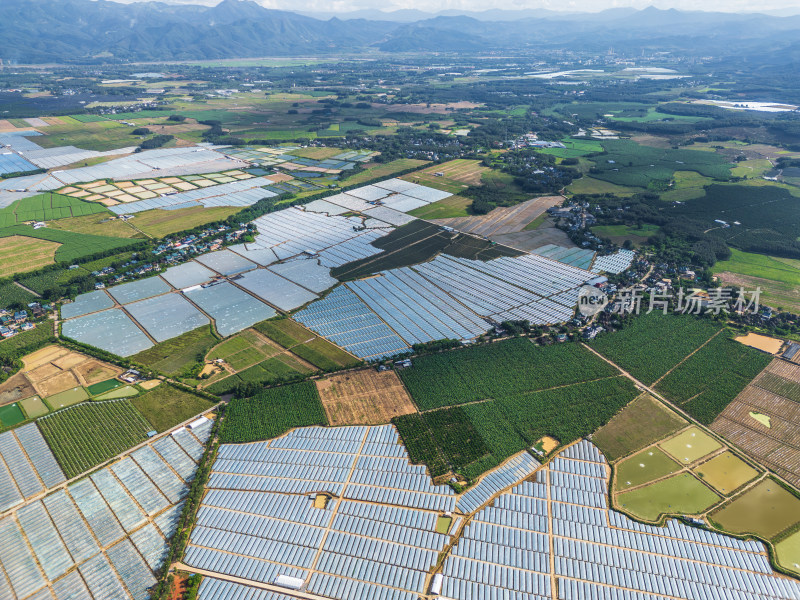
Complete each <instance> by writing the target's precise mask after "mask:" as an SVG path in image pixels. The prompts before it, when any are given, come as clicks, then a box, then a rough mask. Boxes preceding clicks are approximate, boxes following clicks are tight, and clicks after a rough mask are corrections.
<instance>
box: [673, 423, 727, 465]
mask: <svg viewBox="0 0 800 600" xmlns="http://www.w3.org/2000/svg"><path fill="white" fill-rule="evenodd" d="M659 445H660V446H661V448H662V449H663V450H665V451H666V452H668V453H669V454H670V455H671V456H674V457H675V459H677V460H678V462H680V463H681V464H685V465H689V464H691V463H693V462H694V461H696V460H699V459H701V458H703V457H704V456H707V455H709V454H711V453H712V452H715V451H716V450H719V449H720V448H722V444H720V443H719V442H718V441H717V440H715V439H714V438H712V437H711V436H710V435H708V434H707V433H704V432H703V431H702V430H700V429H699V428H698V427H694V426H692V427H690V428H689V429H687V430H686V431H683V432H681V433H679V434H678V435H676V436H675V437H674V438H671V439H669V440H667V441H665V442H661V443H660V444H659Z"/></svg>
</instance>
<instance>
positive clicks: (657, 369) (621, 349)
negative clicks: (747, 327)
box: [592, 312, 722, 385]
mask: <svg viewBox="0 0 800 600" xmlns="http://www.w3.org/2000/svg"><path fill="white" fill-rule="evenodd" d="M720 329H722V326H721V325H719V324H718V323H715V322H713V321H710V320H704V319H700V318H697V317H694V316H691V315H675V314H667V315H664V314H662V313H660V312H652V313H650V314H649V315H647V314H646V315H641V316H638V317H636V318H635V319H633V321H632V322H631V323H630V324H629V325H627V326H626V327H625V328H624V329H622V330H621V331H617V332H615V333H613V334H608V335H601V336H599V337H598V338H597V339H595V340H594V341H593V342H592V347H593V348H594V349H595V350H597V351H598V352H600V354H602V355H603V356H605V357H607V358H609V359H611V360H612V361H614V362H615V363H616V364H618V365H619V366H620V367H622V368H623V369H625V370H626V371H628V372H629V373H630V374H631V375H633V376H634V377H636V378H637V379H639V380H640V381H642V382H643V383H644V384H646V385H650V384H652V383H653V382H655V381H656V380H657V379H659V378H660V377H663V376H664V374H665V373H666V372H667V371H669V370H670V369H671V368H673V367H674V366H675V365H677V364H678V363H679V362H680V361H681V360H683V359H684V358H686V357H687V356H688V355H689V354H691V353H692V352H694V351H695V350H697V348H699V347H700V346H701V345H702V344H704V343H705V342H707V341H708V340H709V339H710V338H711V336H713V335H714V334H715V333H717V332H718V331H719V330H720Z"/></svg>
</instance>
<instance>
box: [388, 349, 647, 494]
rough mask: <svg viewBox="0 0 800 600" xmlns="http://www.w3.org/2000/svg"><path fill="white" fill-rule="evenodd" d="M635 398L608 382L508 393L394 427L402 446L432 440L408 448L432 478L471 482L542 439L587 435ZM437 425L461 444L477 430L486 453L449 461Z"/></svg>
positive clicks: (402, 420) (628, 387)
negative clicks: (456, 432)
mask: <svg viewBox="0 0 800 600" xmlns="http://www.w3.org/2000/svg"><path fill="white" fill-rule="evenodd" d="M432 356H441V355H432ZM487 362H488V359H487ZM502 364H504V363H503V362H496V363H494V365H502ZM490 365H491V363H490ZM414 368H415V367H410V368H408V369H405V370H404V371H405V372H408V371H410V370H411V369H414ZM404 380H405V378H404ZM417 384H421V380H417ZM414 389H415V388H412V398H414V399H415V401H416V402H417V405H418V406H419V405H420V401H419V398H417V397H416V396H415V395H414ZM635 395H636V391H635V389H634V387H633V385H632V384H631V383H630V381H629V380H627V379H625V378H622V377H607V378H604V379H598V380H592V381H585V382H582V383H574V384H562V385H561V386H560V387H554V388H551V389H544V390H539V391H514V390H512V389H509V390H508V391H507V392H506V393H502V394H501V393H498V394H497V397H496V398H495V399H494V400H490V401H484V402H475V403H473V404H467V405H458V406H454V407H450V408H446V409H437V410H431V411H427V412H423V413H421V417H420V418H419V419H418V418H417V416H416V415H406V416H403V417H397V418H395V419H393V423H394V424H395V425H396V426H397V427H398V430H399V432H400V436H401V437H402V438H403V440H404V441H405V440H406V438H407V437H408V438H413V439H425V440H427V439H430V440H431V442H430V443H427V445H421V444H422V442H419V441H417V442H411V445H413V446H415V448H416V450H415V451H414V452H412V458H413V459H414V460H415V462H424V463H426V464H427V465H428V468H429V469H430V470H431V473H432V474H433V475H434V476H438V475H442V474H444V473H446V472H447V469H448V468H450V467H452V468H453V469H454V470H455V472H457V473H458V474H460V475H461V476H462V477H465V478H466V479H474V478H476V477H478V476H479V475H481V474H482V473H484V472H485V471H487V470H488V469H491V468H493V467H495V466H497V465H498V464H500V463H501V462H502V461H503V460H505V459H506V458H508V457H509V456H511V455H512V454H515V453H517V452H519V451H520V450H524V449H525V448H528V447H530V446H532V445H533V444H534V443H535V442H536V441H537V440H539V439H541V438H542V437H544V436H550V437H553V438H555V439H556V440H558V441H559V442H560V443H561V444H568V443H570V442H572V441H574V440H575V439H578V438H580V437H583V436H586V435H589V434H590V433H591V432H592V431H594V430H595V429H597V428H598V427H599V426H601V425H603V424H605V423H606V422H607V421H608V420H609V419H610V418H611V417H612V416H613V415H614V414H615V413H616V412H617V411H618V410H619V409H620V408H621V407H622V406H624V405H625V404H627V403H628V402H629V401H630V400H631V399H632V398H633V397H634V396H635ZM431 415H436V418H437V421H435V422H434V421H432V419H433V417H431ZM454 415H455V416H454ZM420 419H421V420H420ZM464 421H466V423H464ZM420 423H427V429H428V430H429V433H425V432H424V431H421V425H420ZM435 423H452V425H448V427H456V425H457V426H458V428H462V427H463V428H465V429H464V431H465V433H463V437H464V438H465V439H466V438H468V439H471V440H473V439H476V438H475V434H473V433H472V430H475V431H476V432H477V435H478V436H479V438H480V439H481V440H482V441H481V444H479V445H480V446H482V447H483V448H484V449H482V453H478V454H474V455H470V456H469V458H470V459H471V460H472V461H473V462H470V463H467V462H465V461H464V460H461V461H454V460H452V458H453V457H452V456H450V455H451V454H452V450H448V449H447V448H445V447H443V444H444V442H443V441H442V439H443V436H444V433H443V432H442V431H440V430H439V429H438V428H437V426H435ZM467 424H469V427H467ZM423 429H424V428H423ZM448 456H450V459H451V460H450V461H449V462H448V461H447V460H445V461H444V462H442V460H443V459H442V457H448Z"/></svg>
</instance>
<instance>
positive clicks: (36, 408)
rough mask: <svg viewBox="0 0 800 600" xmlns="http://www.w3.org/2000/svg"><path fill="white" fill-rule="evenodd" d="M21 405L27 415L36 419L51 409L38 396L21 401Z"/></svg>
mask: <svg viewBox="0 0 800 600" xmlns="http://www.w3.org/2000/svg"><path fill="white" fill-rule="evenodd" d="M19 406H20V408H21V409H22V412H24V413H25V416H26V417H27V418H29V419H35V418H37V417H41V416H44V415H46V414H47V413H49V412H50V409H49V408H48V407H47V405H46V404H45V403H44V402H42V400H41V398H39V397H38V396H31V397H30V398H25V400H22V401H21V402H20V403H19ZM0 421H2V419H0Z"/></svg>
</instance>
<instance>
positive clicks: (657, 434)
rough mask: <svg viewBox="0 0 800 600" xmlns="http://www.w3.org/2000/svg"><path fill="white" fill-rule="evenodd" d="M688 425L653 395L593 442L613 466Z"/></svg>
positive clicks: (610, 424) (624, 412) (602, 430)
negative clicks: (617, 461)
mask: <svg viewBox="0 0 800 600" xmlns="http://www.w3.org/2000/svg"><path fill="white" fill-rule="evenodd" d="M686 425H687V422H686V420H684V419H683V417H680V416H678V415H677V414H676V413H674V412H672V411H671V410H670V409H668V408H667V407H666V406H664V405H663V404H662V403H661V402H659V401H657V400H655V399H654V398H653V397H652V396H650V395H649V394H642V395H641V396H639V397H637V398H636V399H635V400H634V401H633V402H631V403H630V404H628V405H627V406H626V407H625V408H623V409H622V410H621V411H620V412H619V413H617V414H616V415H614V417H613V418H612V419H611V420H610V421H609V422H608V424H607V425H604V426H603V427H601V428H600V429H598V430H597V431H596V432H594V433H593V434H592V442H593V443H594V444H595V445H596V446H597V447H598V448H600V450H601V451H602V452H603V454H605V456H606V458H607V459H608V460H609V461H610V462H613V461H615V460H617V459H619V458H622V457H623V456H627V455H628V454H630V453H632V452H636V451H637V450H641V449H642V448H644V447H645V446H649V445H650V444H652V443H654V442H656V441H658V440H661V439H664V438H665V437H667V436H669V435H670V434H672V433H675V432H676V431H678V430H679V429H682V428H683V427H685V426H686Z"/></svg>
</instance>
